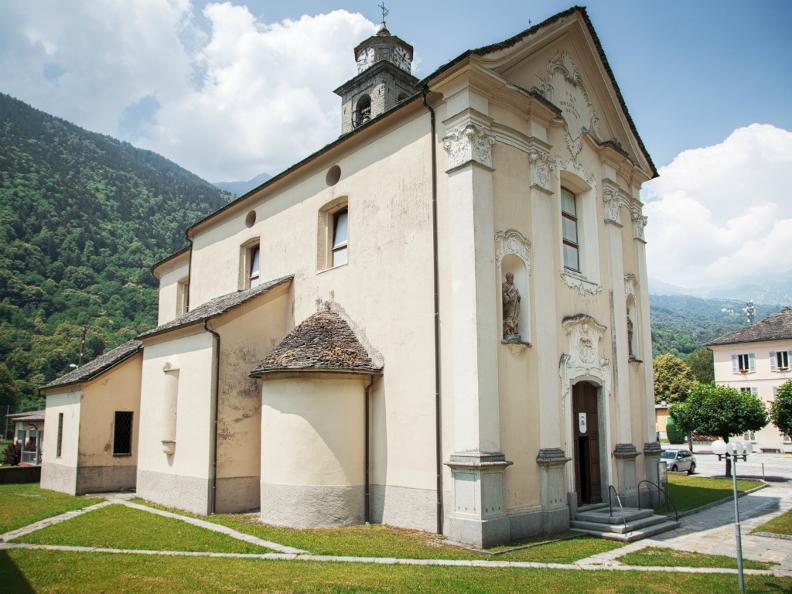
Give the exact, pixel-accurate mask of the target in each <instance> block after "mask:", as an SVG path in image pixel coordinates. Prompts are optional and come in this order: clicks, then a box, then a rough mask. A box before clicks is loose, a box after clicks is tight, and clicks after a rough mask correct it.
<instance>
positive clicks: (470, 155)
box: [443, 122, 495, 169]
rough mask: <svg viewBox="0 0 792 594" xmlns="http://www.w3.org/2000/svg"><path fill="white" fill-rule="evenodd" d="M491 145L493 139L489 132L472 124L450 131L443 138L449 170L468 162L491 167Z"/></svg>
mask: <svg viewBox="0 0 792 594" xmlns="http://www.w3.org/2000/svg"><path fill="white" fill-rule="evenodd" d="M493 144H495V138H493V136H492V134H491V133H490V131H489V130H487V129H485V128H483V127H482V126H479V125H477V124H474V123H472V122H471V123H468V124H466V125H464V126H461V127H458V128H455V129H453V130H451V131H450V132H449V133H448V134H446V136H444V137H443V148H444V149H445V150H446V152H447V153H448V167H449V169H452V168H454V167H458V166H459V165H463V164H465V163H468V162H470V161H476V162H477V163H481V164H482V165H486V166H487V167H492V145H493Z"/></svg>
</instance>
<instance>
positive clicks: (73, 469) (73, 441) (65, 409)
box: [41, 387, 82, 494]
mask: <svg viewBox="0 0 792 594" xmlns="http://www.w3.org/2000/svg"><path fill="white" fill-rule="evenodd" d="M81 395H82V393H81V391H80V389H79V387H77V388H76V389H71V390H69V391H62V392H55V393H49V394H47V405H46V409H45V412H44V425H45V427H47V431H45V432H44V441H43V452H44V455H43V458H42V467H41V488H42V489H52V490H53V491H61V492H64V493H69V494H74V493H75V490H76V487H77V461H78V448H79V441H80V400H81ZM60 413H63V433H62V438H61V455H60V456H57V450H58V448H57V442H58V415H59V414H60Z"/></svg>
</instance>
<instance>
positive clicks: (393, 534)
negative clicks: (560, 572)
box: [134, 499, 623, 563]
mask: <svg viewBox="0 0 792 594" xmlns="http://www.w3.org/2000/svg"><path fill="white" fill-rule="evenodd" d="M134 501H137V502H138V503H142V504H145V505H149V506H151V507H154V508H158V509H167V510H168V511H172V512H174V513H179V514H183V515H186V516H191V515H192V514H189V513H187V512H182V511H179V510H177V509H171V508H166V507H163V506H160V505H155V504H153V503H147V502H145V501H143V500H138V499H136V500H134ZM194 517H200V518H202V519H205V520H208V521H210V522H215V523H217V524H221V525H223V526H228V527H229V528H233V529H234V530H238V531H239V532H244V533H246V534H252V535H253V536H257V537H259V538H262V539H264V540H271V541H273V542H277V543H279V544H282V545H288V546H291V547H296V548H298V549H303V550H305V551H309V552H311V553H313V554H316V555H345V556H358V557H399V558H404V559H483V560H498V561H537V562H553V563H572V562H574V561H577V560H578V559H583V558H584V557H589V556H591V555H594V554H597V553H603V552H605V551H610V550H613V549H617V548H620V547H621V546H623V545H622V544H621V543H618V542H613V541H609V540H603V539H600V538H594V537H590V536H577V535H574V533H568V534H563V535H557V536H556V537H555V538H556V539H557V538H565V537H569V536H574V538H565V539H564V540H557V541H555V542H547V543H546V544H538V543H542V542H544V541H547V539H548V537H542V538H539V539H531V540H526V541H521V542H520V543H515V545H520V544H535V546H531V547H529V548H525V549H520V550H516V551H512V552H503V553H502V554H498V555H487V554H486V553H480V552H477V551H470V550H467V549H463V548H461V547H457V546H452V545H449V544H446V543H445V541H444V539H442V538H438V537H437V536H436V535H434V534H429V533H427V532H421V531H419V530H406V529H403V528H393V527H391V526H383V525H382V524H371V525H369V526H346V527H343V528H313V529H303V530H300V529H295V528H280V527H275V526H268V525H265V524H260V523H259V521H258V514H218V515H216V516H209V517H203V516H194ZM503 549H504V548H503V547H498V548H497V549H494V550H495V551H502V550H503Z"/></svg>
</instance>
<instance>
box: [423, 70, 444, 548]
mask: <svg viewBox="0 0 792 594" xmlns="http://www.w3.org/2000/svg"><path fill="white" fill-rule="evenodd" d="M428 93H429V87H428V86H426V85H424V87H423V89H422V90H421V95H422V97H423V104H424V107H426V109H428V110H429V121H430V126H431V129H432V264H433V270H432V272H433V284H434V367H435V394H434V400H435V474H436V483H437V486H436V489H437V533H438V534H442V533H443V444H442V438H443V435H442V420H441V416H440V413H441V406H440V405H441V399H440V371H441V361H440V278H439V276H440V275H439V268H440V265H439V262H438V255H437V251H438V250H437V244H438V241H437V142H436V137H437V125H436V122H435V111H434V109H432V106H431V105H429V103H428V102H427V100H426V96H427V94H428Z"/></svg>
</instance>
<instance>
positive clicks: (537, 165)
mask: <svg viewBox="0 0 792 594" xmlns="http://www.w3.org/2000/svg"><path fill="white" fill-rule="evenodd" d="M528 160H529V161H530V162H531V187H532V188H537V189H539V190H542V191H543V192H547V193H548V194H552V193H553V171H555V161H554V160H553V159H552V158H551V157H550V154H549V153H547V152H545V151H543V150H540V149H538V148H536V147H531V149H530V150H529V151H528Z"/></svg>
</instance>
